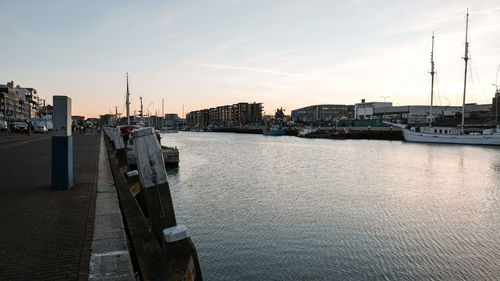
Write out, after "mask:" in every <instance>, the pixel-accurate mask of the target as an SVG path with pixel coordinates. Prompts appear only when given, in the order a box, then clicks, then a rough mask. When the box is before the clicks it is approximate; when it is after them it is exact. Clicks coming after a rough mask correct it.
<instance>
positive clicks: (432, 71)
mask: <svg viewBox="0 0 500 281" xmlns="http://www.w3.org/2000/svg"><path fill="white" fill-rule="evenodd" d="M434 73H435V72H434V32H432V49H431V72H430V74H431V107H430V109H429V127H431V126H432V100H433V97H434Z"/></svg>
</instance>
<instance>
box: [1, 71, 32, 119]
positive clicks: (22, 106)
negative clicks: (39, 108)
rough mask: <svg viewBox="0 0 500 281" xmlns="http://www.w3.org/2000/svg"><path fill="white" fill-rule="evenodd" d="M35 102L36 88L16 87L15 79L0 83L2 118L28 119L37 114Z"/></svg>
mask: <svg viewBox="0 0 500 281" xmlns="http://www.w3.org/2000/svg"><path fill="white" fill-rule="evenodd" d="M28 89H29V90H28ZM27 98H28V99H27ZM33 103H34V104H36V103H37V102H36V90H35V89H32V88H21V87H19V86H17V87H15V86H14V82H13V81H10V82H7V83H6V84H3V85H0V119H9V120H18V121H27V120H29V119H31V118H32V117H34V116H35V115H36V111H33V110H36V105H35V106H34V105H33ZM32 111H33V112H32Z"/></svg>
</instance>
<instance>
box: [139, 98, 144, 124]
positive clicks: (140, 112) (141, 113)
mask: <svg viewBox="0 0 500 281" xmlns="http://www.w3.org/2000/svg"><path fill="white" fill-rule="evenodd" d="M139 99H140V100H141V110H139V116H140V117H141V120H142V115H143V112H142V97H139Z"/></svg>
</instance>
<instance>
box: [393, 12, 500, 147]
mask: <svg viewBox="0 0 500 281" xmlns="http://www.w3.org/2000/svg"><path fill="white" fill-rule="evenodd" d="M468 27H469V10H467V17H466V24H465V55H464V57H463V59H464V61H465V74H464V92H463V104H462V123H461V125H460V126H459V127H434V126H432V119H433V114H432V102H433V94H434V74H435V71H434V34H433V35H432V51H431V71H430V74H431V77H432V79H431V104H430V112H429V126H428V127H410V128H401V130H402V132H403V137H404V139H405V140H406V141H411V142H427V143H452V144H481V145H500V129H499V127H498V125H497V127H496V128H491V129H482V130H474V131H467V130H465V126H464V123H465V94H466V88H467V62H468V60H469V59H470V58H469V42H468V36H467V35H468Z"/></svg>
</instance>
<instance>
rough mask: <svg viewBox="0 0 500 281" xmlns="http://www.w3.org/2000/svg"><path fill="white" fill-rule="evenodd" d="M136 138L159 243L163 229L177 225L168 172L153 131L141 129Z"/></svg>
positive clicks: (140, 168)
mask: <svg viewBox="0 0 500 281" xmlns="http://www.w3.org/2000/svg"><path fill="white" fill-rule="evenodd" d="M133 134H134V151H135V159H136V164H137V170H138V172H139V178H140V180H141V184H142V188H143V193H144V198H145V200H146V206H147V210H148V214H149V217H150V219H151V228H152V231H153V233H154V234H155V236H156V237H157V239H158V241H162V240H163V229H165V228H169V227H172V226H176V225H177V221H176V219H175V212H174V206H173V203H172V197H171V195H170V188H169V186H168V182H167V171H166V170H165V162H164V161H163V154H162V152H161V146H160V144H159V142H158V140H157V138H156V135H155V133H154V129H153V128H144V129H139V130H136V131H134V132H133Z"/></svg>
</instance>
